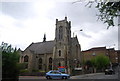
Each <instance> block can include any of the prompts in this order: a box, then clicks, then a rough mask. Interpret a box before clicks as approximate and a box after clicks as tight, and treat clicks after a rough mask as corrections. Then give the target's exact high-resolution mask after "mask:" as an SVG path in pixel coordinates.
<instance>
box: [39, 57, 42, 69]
mask: <svg viewBox="0 0 120 81" xmlns="http://www.w3.org/2000/svg"><path fill="white" fill-rule="evenodd" d="M42 62H43V61H42V58H39V60H38V64H39V65H38V68H39V69H42Z"/></svg>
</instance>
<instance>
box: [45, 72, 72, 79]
mask: <svg viewBox="0 0 120 81" xmlns="http://www.w3.org/2000/svg"><path fill="white" fill-rule="evenodd" d="M46 78H47V79H69V78H70V75H69V74H63V73H61V72H59V71H58V70H51V71H49V72H47V73H46Z"/></svg>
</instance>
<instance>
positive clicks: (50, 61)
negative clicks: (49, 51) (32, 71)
mask: <svg viewBox="0 0 120 81" xmlns="http://www.w3.org/2000/svg"><path fill="white" fill-rule="evenodd" d="M48 68H49V70H52V58H51V57H50V58H49V66H48Z"/></svg>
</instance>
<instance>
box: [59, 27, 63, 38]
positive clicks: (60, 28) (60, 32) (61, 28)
mask: <svg viewBox="0 0 120 81" xmlns="http://www.w3.org/2000/svg"><path fill="white" fill-rule="evenodd" d="M62 38H63V27H62V26H60V27H59V40H61V39H62Z"/></svg>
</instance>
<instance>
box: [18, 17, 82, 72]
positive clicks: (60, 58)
mask: <svg viewBox="0 0 120 81" xmlns="http://www.w3.org/2000/svg"><path fill="white" fill-rule="evenodd" d="M55 26H56V29H55V39H54V40H52V41H46V35H45V34H44V37H43V41H42V42H36V43H31V44H30V45H29V46H28V47H27V48H26V49H25V50H24V51H22V52H21V54H20V63H26V64H27V65H26V69H28V70H29V71H32V70H41V71H45V72H48V71H49V70H58V68H59V67H64V68H65V72H66V73H68V74H71V73H72V71H73V70H74V69H75V68H79V67H81V61H82V60H81V59H82V57H81V46H80V44H79V41H78V38H77V36H75V37H71V21H68V20H67V17H65V19H63V20H58V19H56V24H55Z"/></svg>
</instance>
